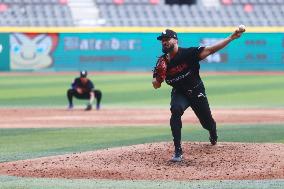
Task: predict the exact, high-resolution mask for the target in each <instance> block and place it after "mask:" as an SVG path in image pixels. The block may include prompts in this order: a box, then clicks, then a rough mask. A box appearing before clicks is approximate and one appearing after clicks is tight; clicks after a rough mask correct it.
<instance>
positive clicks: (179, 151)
mask: <svg viewBox="0 0 284 189" xmlns="http://www.w3.org/2000/svg"><path fill="white" fill-rule="evenodd" d="M171 161H172V162H181V161H182V149H181V148H178V149H176V150H175V153H174V155H173V157H172V159H171Z"/></svg>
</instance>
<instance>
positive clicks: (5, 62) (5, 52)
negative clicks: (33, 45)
mask: <svg viewBox="0 0 284 189" xmlns="http://www.w3.org/2000/svg"><path fill="white" fill-rule="evenodd" d="M9 53H10V51H9V34H7V33H1V34H0V71H1V70H2V71H7V70H9V69H10V60H9V58H10V55H9Z"/></svg>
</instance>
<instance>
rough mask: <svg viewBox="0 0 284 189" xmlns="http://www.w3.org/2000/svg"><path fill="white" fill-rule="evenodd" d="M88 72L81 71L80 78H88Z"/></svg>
mask: <svg viewBox="0 0 284 189" xmlns="http://www.w3.org/2000/svg"><path fill="white" fill-rule="evenodd" d="M87 75H88V72H87V71H86V70H82V71H80V77H87Z"/></svg>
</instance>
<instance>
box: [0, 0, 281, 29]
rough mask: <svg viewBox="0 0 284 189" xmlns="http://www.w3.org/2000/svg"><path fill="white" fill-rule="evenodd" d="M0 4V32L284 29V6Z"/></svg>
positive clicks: (217, 1) (261, 1)
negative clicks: (111, 28)
mask: <svg viewBox="0 0 284 189" xmlns="http://www.w3.org/2000/svg"><path fill="white" fill-rule="evenodd" d="M168 2H169V1H167V0H0V25H1V26H47V27H52V26H146V27H154V26H162V27H173V26H180V27H187V26H220V27H221V26H236V25H239V24H240V23H242V24H245V25H247V26H284V19H283V18H284V0H198V1H193V2H194V3H192V4H175V3H171V4H169V3H168Z"/></svg>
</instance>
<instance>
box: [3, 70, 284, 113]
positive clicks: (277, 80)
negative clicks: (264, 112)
mask: <svg viewBox="0 0 284 189" xmlns="http://www.w3.org/2000/svg"><path fill="white" fill-rule="evenodd" d="M74 77H75V76H74ZM74 77H73V76H70V75H42V76H35V75H33V76H28V75H26V76H15V75H13V76H12V75H11V76H9V75H8V76H0V88H1V93H0V107H1V106H2V107H4V106H5V107H7V106H23V107H26V106H39V107H42V106H46V107H48V106H66V104H67V99H66V90H67V89H68V88H69V87H70V83H71V82H72V81H73V79H74ZM90 78H91V79H92V80H93V81H94V83H95V86H96V87H97V88H98V89H101V90H102V92H103V104H104V105H106V106H121V105H122V106H168V104H169V100H170V90H171V89H170V87H169V86H167V85H166V84H163V86H162V88H161V89H158V90H154V89H153V88H152V85H151V80H152V78H151V74H150V73H149V74H135V73H133V74H114V75H109V74H108V75H93V76H90ZM203 80H204V83H205V86H206V89H207V95H208V98H209V101H210V104H211V106H221V107H284V98H283V96H284V88H283V87H282V86H284V77H283V76H280V75H265V74H264V75H241V76H237V75H208V76H203ZM75 103H76V104H82V103H84V102H82V101H80V102H79V101H75Z"/></svg>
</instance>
